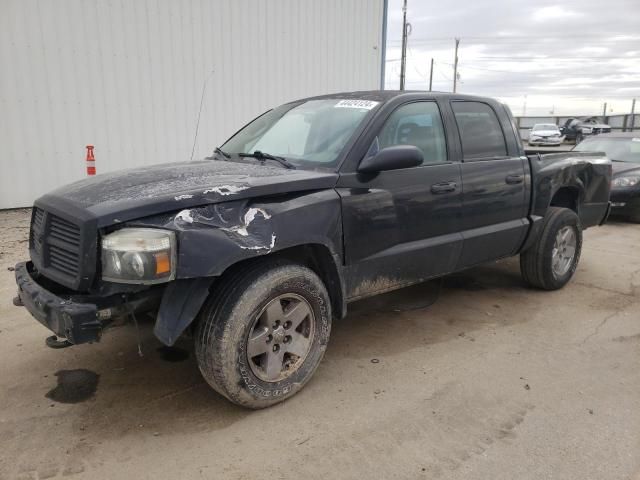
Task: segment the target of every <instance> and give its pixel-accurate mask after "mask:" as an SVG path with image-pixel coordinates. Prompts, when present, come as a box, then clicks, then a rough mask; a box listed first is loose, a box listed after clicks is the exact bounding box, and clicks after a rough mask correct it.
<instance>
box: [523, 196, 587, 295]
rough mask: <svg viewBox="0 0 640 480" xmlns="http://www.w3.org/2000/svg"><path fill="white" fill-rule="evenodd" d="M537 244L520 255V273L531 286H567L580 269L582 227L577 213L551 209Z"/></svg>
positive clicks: (564, 209) (546, 287) (556, 208)
mask: <svg viewBox="0 0 640 480" xmlns="http://www.w3.org/2000/svg"><path fill="white" fill-rule="evenodd" d="M543 222H544V224H543V226H542V232H541V233H540V235H539V237H538V239H537V240H536V242H535V243H534V244H533V246H531V247H530V248H529V249H528V250H526V251H525V252H522V253H521V254H520V271H521V272H522V277H523V278H524V280H525V281H526V282H527V283H529V284H530V285H532V286H534V287H538V288H542V289H545V290H557V289H559V288H562V287H564V286H565V285H566V284H567V282H569V280H571V277H573V274H574V273H575V271H576V268H577V267H578V261H579V260H580V252H581V251H582V228H581V226H580V219H579V218H578V215H576V213H575V212H574V211H573V210H569V209H568V208H560V207H549V210H548V212H547V215H546V216H545V218H544V220H543Z"/></svg>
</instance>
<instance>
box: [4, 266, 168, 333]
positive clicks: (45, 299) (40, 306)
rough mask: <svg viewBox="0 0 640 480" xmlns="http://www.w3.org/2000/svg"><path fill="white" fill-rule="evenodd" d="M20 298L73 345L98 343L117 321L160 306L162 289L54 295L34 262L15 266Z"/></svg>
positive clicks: (33, 313) (43, 321) (32, 313)
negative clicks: (124, 293)
mask: <svg viewBox="0 0 640 480" xmlns="http://www.w3.org/2000/svg"><path fill="white" fill-rule="evenodd" d="M15 275H16V283H17V284H18V295H19V297H20V300H21V302H22V304H23V305H24V306H25V308H26V309H27V310H28V311H29V313H30V314H31V315H32V316H33V317H34V318H35V319H36V320H38V321H39V322H40V323H41V324H42V325H44V326H45V327H47V328H48V329H49V330H51V331H52V332H53V333H55V334H56V335H57V336H59V337H64V338H66V339H67V340H68V341H69V342H70V343H73V344H80V343H88V342H97V341H99V340H100V337H101V336H102V332H103V330H104V328H105V327H107V326H108V325H109V324H110V323H111V322H112V321H113V319H114V318H117V317H121V316H123V315H127V314H130V313H133V312H136V311H142V310H151V309H153V308H154V307H156V306H157V305H158V304H159V303H160V298H161V295H162V292H163V289H150V290H147V291H144V292H140V293H136V294H133V295H131V296H129V297H124V296H122V295H112V296H110V297H95V296H94V297H92V296H88V295H75V294H55V293H52V292H51V291H49V290H48V289H47V288H46V287H44V286H43V285H41V284H40V283H38V280H37V277H36V276H35V274H34V267H33V264H32V263H31V262H22V263H19V264H17V265H16V269H15Z"/></svg>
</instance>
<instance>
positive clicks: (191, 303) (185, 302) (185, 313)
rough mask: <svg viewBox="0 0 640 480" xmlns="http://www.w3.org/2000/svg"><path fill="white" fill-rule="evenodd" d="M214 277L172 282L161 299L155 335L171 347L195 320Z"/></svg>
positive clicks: (154, 330)
mask: <svg viewBox="0 0 640 480" xmlns="http://www.w3.org/2000/svg"><path fill="white" fill-rule="evenodd" d="M213 281H214V277H201V278H189V279H183V280H175V281H173V282H171V283H170V284H169V285H168V286H167V288H166V290H165V291H164V294H163V295H162V300H161V301H160V309H159V310H158V316H157V318H156V325H155V327H154V329H153V333H154V334H155V336H156V337H157V338H158V340H160V341H161V342H162V343H164V344H165V345H167V346H169V347H171V346H173V344H174V343H175V342H176V340H177V339H178V337H180V335H181V334H182V333H183V332H184V331H185V330H186V329H187V327H188V326H189V325H191V322H193V320H195V318H196V316H197V315H198V312H200V309H201V308H202V305H203V304H204V302H205V300H206V299H207V297H208V296H209V287H210V286H211V284H212V283H213Z"/></svg>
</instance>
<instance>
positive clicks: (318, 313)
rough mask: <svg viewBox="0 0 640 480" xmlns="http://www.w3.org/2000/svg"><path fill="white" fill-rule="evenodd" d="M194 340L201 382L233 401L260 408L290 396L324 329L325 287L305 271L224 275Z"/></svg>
mask: <svg viewBox="0 0 640 480" xmlns="http://www.w3.org/2000/svg"><path fill="white" fill-rule="evenodd" d="M221 282H222V286H221V287H220V288H218V289H217V290H215V291H214V292H213V293H212V297H211V299H210V300H209V302H208V303H207V305H206V306H205V308H204V309H203V312H202V313H201V317H200V319H199V324H198V328H197V334H196V338H195V343H196V355H197V358H198V366H199V368H200V372H201V373H202V375H203V377H204V378H205V380H206V381H207V382H208V383H209V385H211V386H212V387H213V388H214V389H215V390H216V391H217V392H219V393H221V394H222V395H224V396H225V397H227V398H228V399H229V400H231V401H232V402H233V403H236V404H238V405H241V406H244V407H248V408H264V407H268V406H270V405H273V404H275V403H278V402H281V401H283V400H285V399H287V398H289V397H291V396H292V395H294V394H295V393H297V392H298V391H299V390H300V389H301V388H302V387H303V386H304V385H305V384H306V383H307V382H308V381H309V379H310V378H311V376H312V375H313V373H314V372H315V370H316V368H317V367H318V365H319V364H320V361H321V360H322V357H323V355H324V352H325V349H326V347H327V343H328V341H329V334H330V331H331V305H330V301H329V295H328V293H327V290H326V288H325V286H324V284H323V283H322V281H321V280H320V278H318V276H317V275H316V274H315V273H314V272H313V271H312V270H310V269H308V268H306V267H303V266H300V265H294V264H289V263H264V264H261V265H256V266H253V267H250V268H249V269H243V270H239V271H237V272H235V273H234V274H232V275H230V276H227V277H223V279H222V280H221Z"/></svg>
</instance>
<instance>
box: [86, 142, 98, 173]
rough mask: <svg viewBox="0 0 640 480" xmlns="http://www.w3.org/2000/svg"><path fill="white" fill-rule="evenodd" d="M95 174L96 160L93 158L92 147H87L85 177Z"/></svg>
mask: <svg viewBox="0 0 640 480" xmlns="http://www.w3.org/2000/svg"><path fill="white" fill-rule="evenodd" d="M95 174H96V158H95V157H94V156H93V145H87V175H95Z"/></svg>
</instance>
